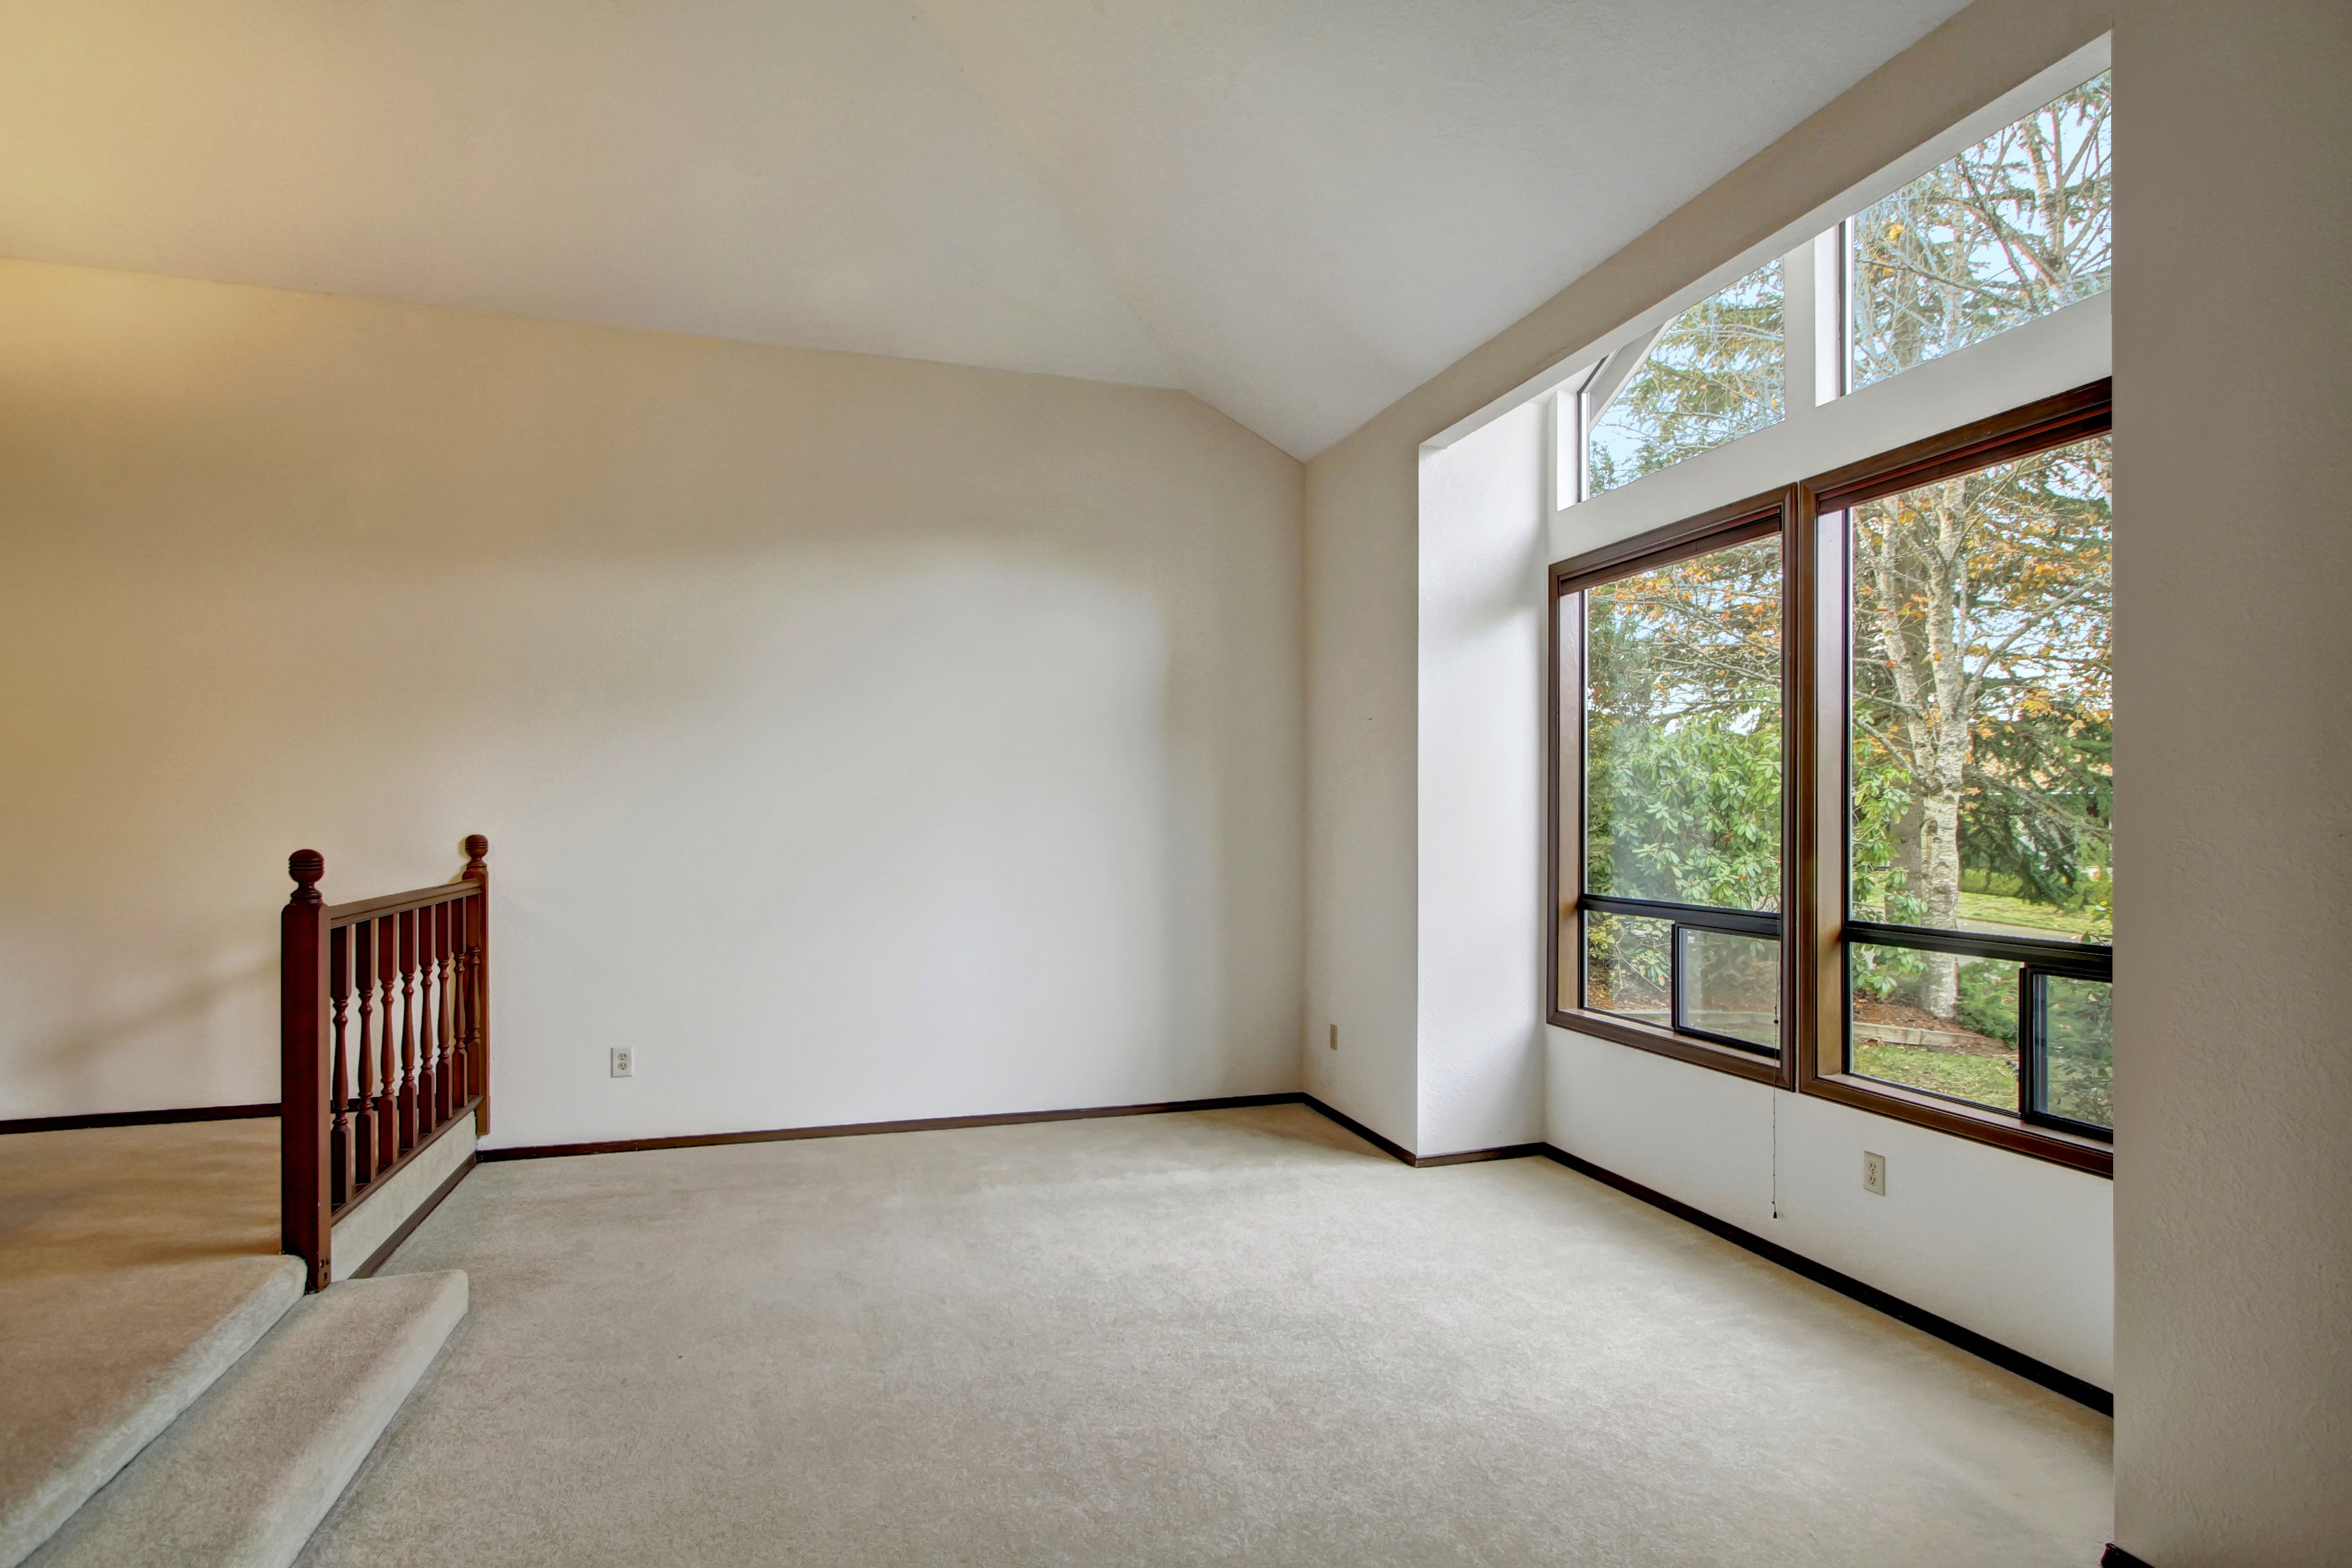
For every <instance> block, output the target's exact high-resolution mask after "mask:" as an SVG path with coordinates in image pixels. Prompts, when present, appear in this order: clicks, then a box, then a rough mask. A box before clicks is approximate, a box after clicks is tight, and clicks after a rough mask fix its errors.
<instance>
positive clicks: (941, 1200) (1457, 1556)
mask: <svg viewBox="0 0 2352 1568" xmlns="http://www.w3.org/2000/svg"><path fill="white" fill-rule="evenodd" d="M391 1268H393V1269H395V1270H405V1269H440V1268H463V1269H465V1270H467V1272H468V1274H470V1275H471V1277H472V1281H473V1287H472V1289H473V1311H472V1314H471V1316H470V1317H469V1318H468V1319H467V1321H466V1323H465V1324H464V1325H463V1326H462V1327H461V1328H460V1329H459V1330H458V1331H457V1334H456V1336H455V1337H453V1339H452V1340H451V1341H450V1343H449V1346H448V1349H447V1351H446V1352H445V1353H444V1355H443V1356H442V1358H441V1360H440V1362H439V1363H437V1365H436V1367H435V1369H434V1370H433V1372H432V1373H429V1374H428V1375H427V1377H426V1379H425V1382H424V1383H423V1384H421V1385H420V1386H419V1387H418V1390H417V1392H416V1394H415V1397H414V1398H413V1400H412V1402H411V1404H410V1405H409V1406H408V1409H407V1410H406V1412H405V1413H404V1415H403V1416H402V1418H401V1420H400V1421H399V1423H398V1424H397V1425H395V1426H394V1429H393V1431H392V1432H391V1434H390V1435H389V1436H387V1438H386V1439H385V1441H384V1442H383V1445H382V1446H381V1447H379V1448H378V1449H377V1451H376V1454H375V1456H374V1457H373V1458H372V1459H371V1460H370V1461H369V1464H368V1467H367V1468H365V1469H363V1470H362V1473H361V1475H360V1477H359V1479H358V1480H357V1481H356V1482H355V1483H354V1484H353V1486H352V1489H351V1490H350V1491H349V1492H348V1493H346V1494H345V1497H344V1499H343V1501H342V1502H341V1504H340V1505H339V1506H338V1507H337V1509H336V1510H335V1511H334V1512H333V1513H331V1515H330V1516H329V1517H328V1519H327V1521H326V1522H325V1524H324V1525H322V1526H321V1528H320V1531H319V1533H318V1534H317V1535H316V1536H315V1537H314V1538H313V1539H312V1541H311V1543H310V1549H309V1551H308V1552H306V1553H305V1554H304V1557H303V1562H304V1563H309V1564H313V1565H316V1568H326V1565H330V1564H334V1565H341V1564H350V1565H352V1568H361V1565H365V1568H393V1565H396V1564H418V1565H424V1564H433V1565H435V1568H454V1565H458V1564H476V1563H478V1564H492V1563H495V1564H541V1563H544V1564H566V1565H572V1568H586V1565H592V1564H607V1563H610V1564H620V1563H629V1564H649V1563H658V1564H696V1565H699V1564H709V1565H712V1568H717V1565H719V1564H727V1565H730V1568H733V1565H737V1564H744V1563H790V1564H815V1563H823V1564H840V1565H844V1568H848V1565H852V1564H856V1565H861V1568H862V1565H875V1564H898V1563H924V1564H932V1563H938V1564H949V1563H955V1564H1046V1563H1053V1564H1063V1563H1066V1564H1114V1563H1317V1564H1320V1563H1329V1564H1342V1563H1345V1564H1358V1563H1412V1564H1424V1563H1428V1564H1436V1563H1447V1564H1452V1563H1482V1564H1496V1565H1507V1564H1537V1563H1577V1564H1594V1565H1601V1564H1621V1563H1622V1564H1669V1563H1671V1564H1697V1563H1723V1564H1733V1563H1736V1564H1740V1565H1742V1568H1757V1565H1763V1564H1783V1563H1788V1564H1795V1563H1804V1564H1849V1563H1850V1564H1855V1565H1863V1564H1868V1565H1870V1568H1885V1565H1888V1564H1906V1565H1910V1564H1917V1565H1931V1568H1932V1565H1951V1568H1960V1565H1966V1564H1984V1565H1987V1568H1992V1565H2000V1568H2032V1565H2038V1564H2049V1565H2052V1568H2058V1565H2061V1564H2066V1565H2073V1568H2089V1565H2090V1564H2092V1563H2095V1562H2096V1561H2097V1558H2098V1553H2099V1549H2100V1546H2101V1544H2102V1542H2105V1539H2106V1537H2107V1522H2108V1495H2109V1459H2108V1448H2109V1424H2108V1422H2107V1421H2106V1420H2105V1419H2104V1418H2103V1417H2100V1416H2098V1415H2094V1414H2092V1413H2090V1412H2088V1411H2085V1410H2084V1409H2082V1408H2080V1407H2079V1406H2077V1405H2072V1404H2070V1403H2068V1402H2066V1401H2064V1400H2063V1399H2060V1398H2059V1397H2057V1396H2056V1395H2053V1394H2047V1393H2045V1392H2043V1391H2042V1390H2040V1389H2038V1388H2035V1387H2033V1386H2032V1385H2031V1384H2025V1383H2023V1382H2021V1381H2020V1380H2018V1379H2016V1378H2013V1377H2011V1376H2010V1375H2009V1374H2007V1373H2002V1372H2000V1371H1997V1370H1995V1369H1993V1368H1991V1367H1990V1366H1987V1365H1984V1364H1983V1363H1979V1362H1976V1361H1973V1360H1971V1359H1970V1358H1969V1357H1966V1356H1964V1355H1961V1354H1960V1353H1958V1352H1955V1351H1952V1350H1950V1349H1948V1348H1947V1347H1945V1346H1943V1345H1941V1344H1940V1343H1938V1342H1936V1341H1933V1340H1930V1339H1927V1338H1926V1337H1925V1336H1923V1335H1920V1334H1917V1333H1915V1332H1913V1331H1910V1330H1907V1329H1905V1328H1903V1327H1901V1326H1899V1325H1897V1324H1895V1323H1894V1322H1892V1321H1888V1320H1886V1319H1885V1318H1883V1317H1880V1316H1878V1315H1876V1314H1874V1313H1873V1312H1870V1311H1868V1310H1865V1309H1863V1308H1861V1307H1858V1306H1856V1305H1854V1304H1853V1303H1852V1302H1849V1301H1847V1300H1843V1298H1841V1297H1838V1296H1835V1295H1832V1294H1831V1293H1830V1292H1828V1291H1825V1290H1822V1289H1818V1288H1817V1287H1814V1286H1812V1285H1809V1284H1807V1283H1805V1282H1804V1281H1802V1280H1800V1279H1795V1278H1793V1277H1791V1276H1790V1275H1788V1274H1787V1273H1785V1272H1783V1271H1781V1270H1780V1269H1778V1268H1773V1267H1772V1266H1771V1265H1769V1264H1767V1263H1764V1262H1761V1261H1759V1260H1758V1259H1756V1258H1751V1257H1749V1256H1748V1255H1747V1254H1745V1253H1743V1252H1740V1251H1738V1249H1736V1248H1734V1247H1729V1246H1727V1244H1725V1243H1723V1242H1720V1241H1717V1240H1716V1239H1715V1238H1713V1237H1709V1236H1707V1235H1706V1234H1704V1233H1702V1232H1700V1231H1697V1230H1695V1229H1693V1228H1691V1227H1690V1226H1685V1225H1683V1224H1681V1223H1679V1222H1677V1221H1675V1220H1674V1219H1671V1218H1669V1217H1667V1216H1665V1215H1661V1214H1659V1213H1657V1212H1656V1211H1654V1210H1653V1209H1650V1208H1648V1207H1645V1206H1644V1205H1640V1204H1637V1203H1635V1202H1633V1200H1631V1199H1629V1198H1626V1197H1624V1196H1622V1195H1621V1194H1617V1193H1614V1192H1612V1191H1610V1190H1609V1189H1607V1188H1605V1187H1602V1186H1600V1185H1598V1184H1594V1183H1591V1182H1589V1181H1586V1180H1584V1179H1583V1178H1581V1177H1579V1176H1576V1175H1574V1174H1572V1173H1570V1172H1568V1171H1565V1170H1563V1169H1561V1168H1560V1167H1559V1166H1558V1165H1555V1164H1552V1163H1549V1162H1545V1161H1535V1160H1518V1161H1509V1162H1502V1163H1491V1164H1480V1165H1464V1166H1454V1167H1450V1168H1444V1169H1437V1170H1427V1171H1413V1170H1409V1169H1407V1168H1405V1167H1403V1166H1402V1165H1399V1164H1397V1163H1394V1162H1392V1161H1391V1160H1389V1159H1387V1158H1386V1157H1384V1156H1382V1155H1380V1154H1378V1153H1376V1152H1373V1151H1371V1150H1370V1148H1368V1147H1367V1146H1366V1145H1364V1144H1362V1143H1360V1142H1357V1141H1356V1140H1354V1139H1353V1138H1351V1137H1349V1135H1348V1134H1346V1133H1345V1132H1342V1131H1339V1130H1338V1129H1337V1128H1335V1127H1333V1126H1331V1125H1330V1124H1329V1123H1328V1122H1326V1121H1323V1120H1322V1119H1320V1118H1319V1117H1317V1116H1316V1115H1314V1114H1313V1113H1312V1112H1311V1111H1307V1110H1304V1109H1300V1108H1296V1107H1279V1108H1274V1109H1269V1110H1248V1111H1233V1112H1217V1113H1208V1114H1192V1115H1174V1116H1158V1117H1149V1118H1131V1119H1122V1120H1115V1121H1077V1122H1059V1123H1048V1124H1044V1125H1034V1126H1021V1127H1004V1128H990V1129H977V1130H971V1131H953V1132H926V1133H912V1134H899V1135H895V1136H884V1137H868V1138H845V1139H834V1140H825V1141H813V1142H792V1143H768V1144H753V1145H746V1146H736V1147H726V1148H712V1149H690V1150H677V1151H670V1152H658V1153H642V1154H621V1155H604V1156H596V1157H590V1158H580V1159H567V1160H543V1161H530V1162H517V1163H508V1164H493V1165H486V1166H483V1167H481V1168H479V1169H478V1170H477V1171H476V1172H475V1173H474V1174H473V1175H472V1176H471V1177H469V1178H468V1179H467V1182H466V1183H465V1184H464V1185H463V1186H461V1187H460V1188H459V1189H458V1190H457V1193H456V1194H453V1195H452V1197H451V1198H450V1199H449V1201H448V1202H447V1203H446V1204H445V1205H443V1207H442V1208H441V1210H440V1211H439V1212H438V1213H437V1214H436V1215H435V1216H434V1217H433V1218H432V1219H430V1220H429V1221H427V1222H426V1224H425V1226H423V1227H421V1228H420V1229H419V1231H418V1232H417V1234H416V1236H415V1237H414V1238H412V1240H411V1241H410V1242H409V1243H408V1245H407V1246H406V1247H404V1249H403V1250H402V1251H401V1253H400V1254H399V1255H398V1256H397V1257H396V1258H395V1259H394V1262H393V1263H392V1265H391Z"/></svg>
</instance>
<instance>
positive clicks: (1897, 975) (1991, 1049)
mask: <svg viewBox="0 0 2352 1568" xmlns="http://www.w3.org/2000/svg"><path fill="white" fill-rule="evenodd" d="M1846 954H1847V961H1848V963H1851V964H1852V965H1853V1000H1852V1004H1851V1007H1852V1011H1851V1013H1850V1014H1849V1018H1850V1022H1851V1028H1852V1035H1851V1039H1852V1040H1853V1071H1855V1072H1857V1073H1859V1074H1861V1075H1862V1076H1863V1077H1864V1078H1874V1079H1883V1080H1884V1081H1885V1082H1887V1083H1899V1084H1902V1085H1904V1086H1905V1087H1906V1088H1909V1089H1925V1090H1927V1092H1928V1093H1930V1094H1942V1095H1948V1096H1950V1097H1951V1098H1953V1099H1955V1100H1970V1101H1973V1102H1974V1103H1976V1104H1978V1105H1983V1106H1990V1107H1991V1108H1992V1109H1993V1110H2011V1111H2013V1110H2016V1109H2017V979H2018V966H2017V965H2016V964H2014V963H2004V962H2002V961H2000V960H1999V959H1992V958H1962V957H1957V956H1955V955H1953V954H1949V953H1936V952H1918V951H1917V950H1916V949H1913V948H1907V947H1881V946H1879V945H1877V944H1875V943H1873V942H1852V943H1849V944H1848V945H1847V949H1846ZM1931 972H1932V974H1933V975H1935V976H1942V977H1948V979H1949V981H1950V984H1949V986H1948V988H1945V987H1942V986H1940V985H1938V984H1936V983H1935V980H1934V978H1932V977H1931ZM1937 997H1941V998H1942V1000H1941V1001H1940V1002H1937V1001H1935V1000H1932V999H1933V998H1937Z"/></svg>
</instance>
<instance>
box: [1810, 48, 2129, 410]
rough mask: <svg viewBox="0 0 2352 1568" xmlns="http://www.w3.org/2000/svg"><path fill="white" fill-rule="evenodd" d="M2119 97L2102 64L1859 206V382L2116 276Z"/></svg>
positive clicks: (2001, 327) (1978, 337)
mask: <svg viewBox="0 0 2352 1568" xmlns="http://www.w3.org/2000/svg"><path fill="white" fill-rule="evenodd" d="M2113 99H2114V93H2113V84H2112V82H2111V80H2110V79H2109V74H2108V73H2105V72H2102V73H2100V75H2098V76H2097V77H2095V78H2094V79H2092V80H2090V81H2087V82H2084V84H2083V85H2082V86H2081V87H2078V88H2076V89H2074V91H2072V92H2070V93H2067V94H2065V95H2064V96H2063V97H2062V98H2060V99H2058V100H2056V101H2054V102H2053V103H2049V104H2046V105H2044V106H2043V107H2042V108H2041V109H2039V110H2035V111H2034V112H2033V113H2032V114H2029V115H2027V116H2026V117H2025V118H2024V119H2022V120H2021V121H2018V122H2017V123H2016V124H2014V125H2011V126H2010V127H2008V128H2007V129H2006V130H2004V131H2002V132H2000V133H1999V134H1997V135H1994V136H1992V137H1990V138H1988V139H1987V140H1985V141H1983V142H1979V143H1977V144H1976V145H1975V146H1973V147H1971V148H1969V150H1968V151H1967V152H1965V153H1961V154H1960V155H1959V156H1958V157H1957V158H1954V159H1952V160H1951V161H1950V162H1949V163H1945V164H1943V165H1942V166H1941V167H1939V168H1937V169H1935V170H1934V171H1932V172H1930V173H1929V174H1927V175H1925V176H1923V177H1922V178H1920V179H1918V180H1916V181H1914V182H1913V183H1912V184H1908V185H1906V186H1905V187H1903V189H1901V190H1899V191H1897V192H1895V194H1894V195H1891V196H1888V197H1886V198H1885V200H1883V201H1879V202H1875V203H1873V204H1872V205H1869V206H1867V207H1864V209H1863V210H1862V211H1861V212H1860V213H1857V214H1856V215H1855V216H1854V217H1853V221H1852V222H1851V223H1850V224H1849V225H1848V229H1847V232H1848V233H1849V235H1850V236H1851V237H1852V246H1853V251H1852V258H1851V265H1852V267H1853V273H1852V277H1853V384H1854V385H1855V386H1856V387H1863V386H1867V385H1869V384H1871V383H1873V382H1875V381H1884V380H1885V378H1886V377H1888V376H1890V375H1894V374H1896V373H1898V372H1901V371H1906V370H1908V369H1910V368H1911V367H1912V366H1913V365H1916V364H1923V363H1926V362H1927V361H1928V360H1931V359H1934V358H1936V357H1937V356H1938V355H1940V354H1947V353H1951V352H1952V351H1953V350H1954V349H1957V348H1962V347H1965V346H1966V345H1968V344H1969V343H1973V342H1982V341H1983V340H1984V339H1986V338H1990V337H1992V336H1993V335H1995V334H1996V333H1999V332H2004V331H2008V330H2009V329H2010V328H2011V327H2013V326H2016V325H2018V324H2019V323H2020V322H2021V321H2032V320H2033V319H2034V318H2035V317H2037V316H2046V315H2048V314H2049V313H2050V312H2051V311H2053V310H2058V309H2059V308H2061V307H2062V306H2065V305H2071V304H2073V303H2074V301H2075V300H2086V299H2089V298H2090V297H2091V296H2092V295H2094V294H2096V293H2098V292H2100V291H2101V290H2103V289H2105V288H2106V287H2107V284H2108V280H2109V278H2110V276H2111V273H2112V271H2113V267H2114V225H2113V222H2112V216H2111V203H2112V199H2113V185H2112V172H2113V158H2112V156H2111V153H2110V149H2109V144H2108V131H2109V121H2110V120H2111V119H2112V109H2113Z"/></svg>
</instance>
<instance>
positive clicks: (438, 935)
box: [433, 901, 465, 1121]
mask: <svg viewBox="0 0 2352 1568" xmlns="http://www.w3.org/2000/svg"><path fill="white" fill-rule="evenodd" d="M456 922H457V904H456V903H455V902H454V901H452V902H450V903H446V904H438V905H436V906H435V907H434V910H433V954H434V973H435V974H436V976H437V978H436V981H435V984H436V986H437V987H438V988H439V991H440V996H441V1029H440V1033H439V1034H438V1035H437V1036H436V1037H435V1042H434V1043H435V1045H436V1047H437V1048H438V1050H439V1052H440V1056H441V1075H440V1077H439V1078H437V1079H435V1080H434V1081H435V1083H436V1087H438V1089H440V1091H441V1100H440V1120H441V1121H448V1120H449V1119H450V1118H451V1117H453V1116H455V1115H457V1102H458V1101H459V1100H463V1099H464V1098H465V1096H463V1095H461V1094H459V1093H458V1092H457V1023H456V1020H455V1019H454V1018H453V1017H452V1016H451V1014H450V1003H451V1001H452V1000H453V997H452V995H451V993H450V983H451V981H452V980H453V979H454V978H455V977H456V976H455V968H456V965H455V963H454V960H453V955H452V953H451V952H450V945H451V941H452V939H453V938H454V936H455V935H456V931H457V924H456Z"/></svg>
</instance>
